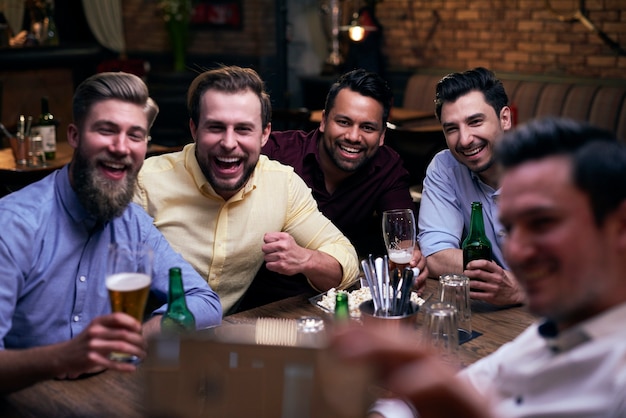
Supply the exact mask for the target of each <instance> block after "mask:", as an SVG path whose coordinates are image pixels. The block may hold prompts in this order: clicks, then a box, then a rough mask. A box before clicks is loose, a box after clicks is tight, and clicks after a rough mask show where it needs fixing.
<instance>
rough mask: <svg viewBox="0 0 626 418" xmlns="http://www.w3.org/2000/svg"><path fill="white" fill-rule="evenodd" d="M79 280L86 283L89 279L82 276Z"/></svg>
mask: <svg viewBox="0 0 626 418" xmlns="http://www.w3.org/2000/svg"><path fill="white" fill-rule="evenodd" d="M78 280H80V281H81V282H84V281H85V280H87V278H86V277H85V276H80V278H79V279H78Z"/></svg>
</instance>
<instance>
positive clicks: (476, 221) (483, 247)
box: [461, 202, 492, 269]
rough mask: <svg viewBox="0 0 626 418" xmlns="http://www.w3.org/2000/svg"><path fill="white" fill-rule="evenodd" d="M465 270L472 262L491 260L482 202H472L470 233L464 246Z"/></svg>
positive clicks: (462, 246)
mask: <svg viewBox="0 0 626 418" xmlns="http://www.w3.org/2000/svg"><path fill="white" fill-rule="evenodd" d="M461 248H462V249H463V268H464V269H465V268H466V267H467V263H469V262H470V261H472V260H491V258H492V256H491V241H489V238H487V235H485V223H484V221H483V205H482V203H480V202H472V216H471V219H470V227H469V233H468V234H467V237H466V238H465V240H463V244H462V245H461Z"/></svg>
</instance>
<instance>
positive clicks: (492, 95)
mask: <svg viewBox="0 0 626 418" xmlns="http://www.w3.org/2000/svg"><path fill="white" fill-rule="evenodd" d="M471 91H480V92H482V93H483V95H484V96H485V101H486V102H487V103H488V104H489V105H490V106H491V107H492V108H493V110H495V111H496V115H498V116H499V115H500V111H501V110H502V108H503V107H504V106H507V105H508V104H509V98H508V97H507V95H506V91H505V90H504V85H503V84H502V82H501V81H500V80H499V79H498V78H496V75H495V74H494V73H493V72H492V71H490V70H488V69H486V68H483V67H477V68H474V69H472V70H467V71H465V72H462V73H451V74H448V75H446V76H445V77H443V78H442V79H441V80H439V82H438V83H437V87H436V89H435V113H436V115H437V119H439V120H441V108H442V107H443V105H444V103H447V102H454V101H456V100H457V99H458V98H459V97H461V96H464V95H466V94H467V93H469V92H471Z"/></svg>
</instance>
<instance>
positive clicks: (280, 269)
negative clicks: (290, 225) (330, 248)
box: [261, 232, 313, 276]
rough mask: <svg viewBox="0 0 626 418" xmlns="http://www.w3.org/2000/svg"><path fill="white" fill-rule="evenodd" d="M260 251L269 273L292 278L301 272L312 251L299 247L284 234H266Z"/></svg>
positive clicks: (289, 236)
mask: <svg viewBox="0 0 626 418" xmlns="http://www.w3.org/2000/svg"><path fill="white" fill-rule="evenodd" d="M263 242H264V244H263V246H262V247H261V250H262V251H263V254H265V257H264V259H265V265H266V266H267V269H268V270H270V271H275V272H276V273H280V274H285V275H287V276H293V275H294V274H297V273H300V272H302V269H303V266H305V265H306V264H307V263H308V262H309V260H310V258H311V257H312V253H313V251H312V250H307V249H306V248H302V247H300V246H299V245H298V244H297V243H296V240H294V239H293V237H292V236H291V235H289V234H288V233H286V232H268V233H266V234H265V235H264V236H263Z"/></svg>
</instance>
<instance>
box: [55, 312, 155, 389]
mask: <svg viewBox="0 0 626 418" xmlns="http://www.w3.org/2000/svg"><path fill="white" fill-rule="evenodd" d="M113 351H118V352H122V353H128V354H133V355H136V356H138V357H139V358H144V357H145V355H146V344H145V341H144V338H143V336H142V335H141V324H140V323H139V322H138V321H137V320H136V319H134V318H133V317H131V316H130V315H126V314H124V313H113V314H110V315H104V316H100V317H98V318H96V319H94V320H93V321H92V322H91V323H90V324H89V326H88V327H87V328H86V329H85V330H84V331H83V332H81V333H80V334H79V335H78V336H77V337H76V338H73V339H71V340H69V341H66V342H64V343H62V344H61V347H60V349H59V350H58V354H59V358H58V359H56V361H57V362H58V365H59V369H60V370H61V372H60V373H59V374H58V375H57V378H58V379H75V378H77V377H79V376H81V375H83V374H88V373H96V372H99V371H102V370H104V369H107V368H108V369H115V370H120V371H133V370H135V368H136V367H135V366H134V365H132V364H126V363H120V362H116V361H112V360H109V354H110V353H111V352H113Z"/></svg>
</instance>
